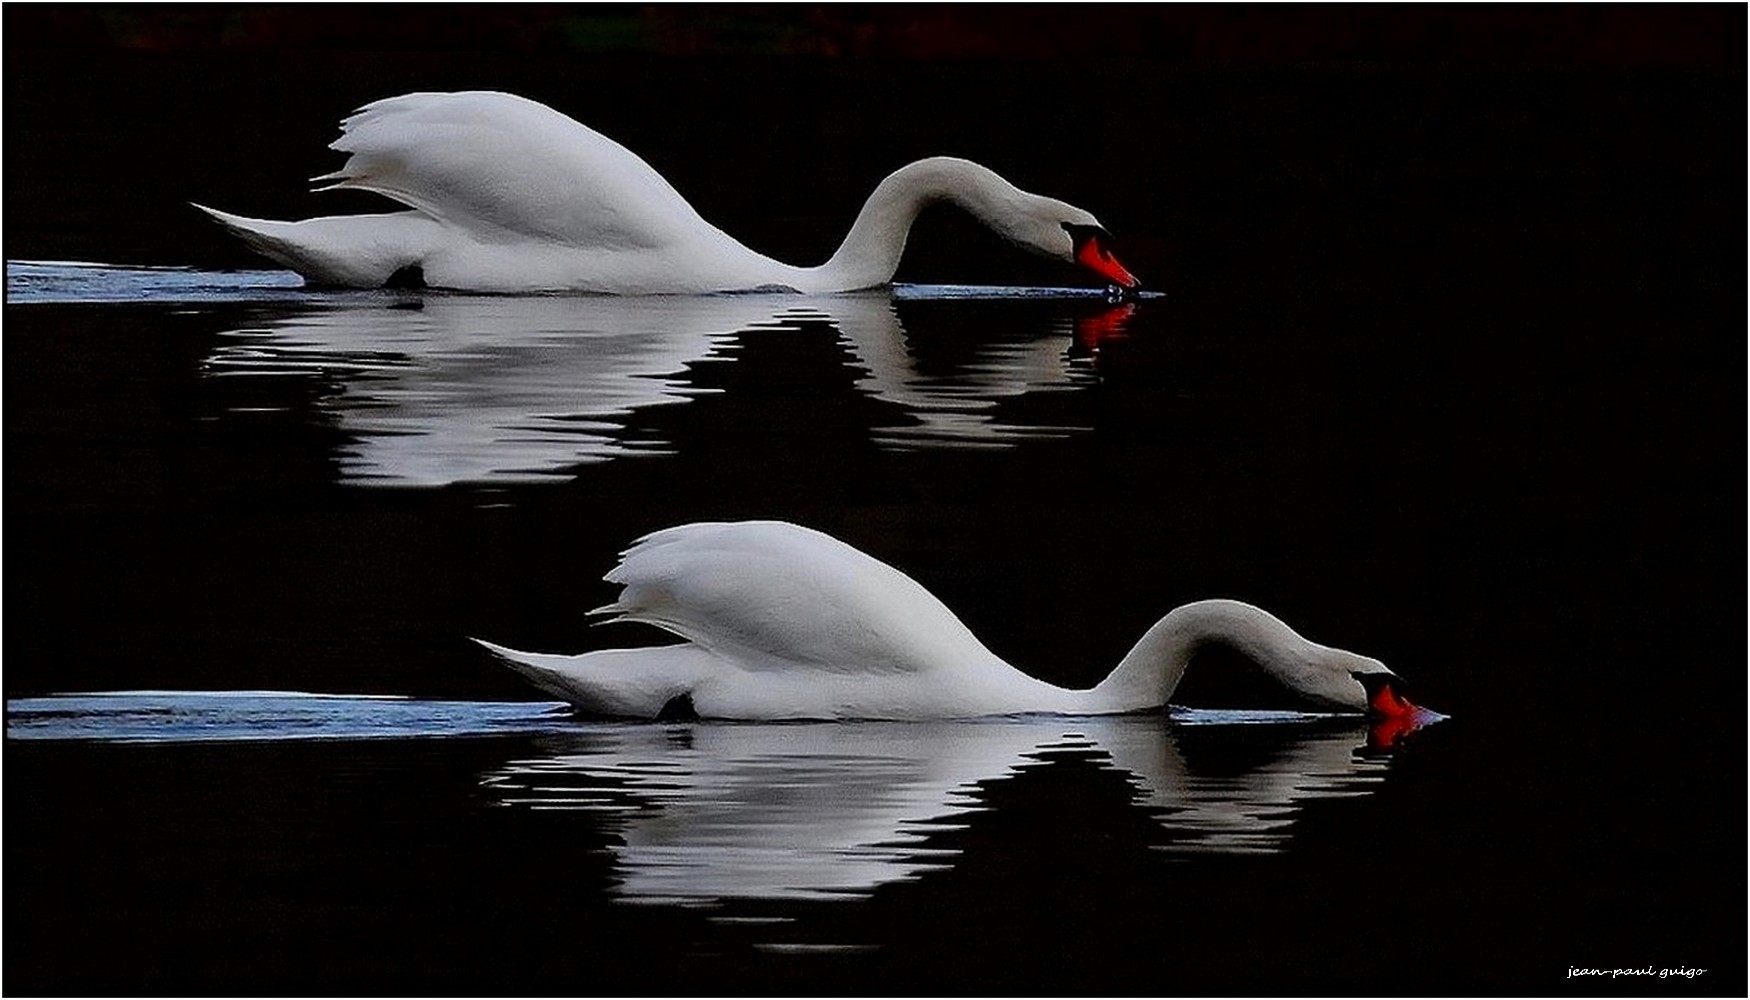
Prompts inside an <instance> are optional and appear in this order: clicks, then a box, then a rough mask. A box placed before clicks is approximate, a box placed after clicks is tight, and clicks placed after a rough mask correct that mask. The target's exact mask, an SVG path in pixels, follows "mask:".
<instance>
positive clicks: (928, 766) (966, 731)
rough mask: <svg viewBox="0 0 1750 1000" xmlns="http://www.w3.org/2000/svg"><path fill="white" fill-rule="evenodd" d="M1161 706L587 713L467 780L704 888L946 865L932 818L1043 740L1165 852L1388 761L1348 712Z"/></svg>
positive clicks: (1345, 785)
mask: <svg viewBox="0 0 1750 1000" xmlns="http://www.w3.org/2000/svg"><path fill="white" fill-rule="evenodd" d="M1174 711H1175V717H1174V719H1173V720H1172V721H1170V722H1169V721H1167V720H1164V719H1163V718H1161V717H1160V716H1159V715H1153V714H1151V715H1132V716H1105V717H1093V718H1064V717H1053V716H1034V717H1018V718H1008V719H987V720H978V721H962V722H941V723H880V722H870V723H849V724H847V723H819V724H816V723H795V724H685V725H680V724H677V725H648V724H646V725H604V726H601V727H596V728H590V729H587V730H584V731H580V732H577V733H573V734H566V735H565V736H559V737H548V738H546V739H548V740H550V744H549V745H550V747H551V749H550V752H548V753H546V754H544V755H542V756H535V757H529V758H526V759H520V760H514V761H511V762H509V763H507V764H505V765H504V766H503V767H500V768H498V769H497V770H496V771H494V772H493V773H491V774H489V775H488V776H486V777H485V778H484V779H483V781H482V784H483V786H484V788H485V789H486V790H487V791H488V793H489V794H490V795H491V796H492V797H493V798H494V799H495V800H496V801H498V802H500V803H502V804H504V805H507V806H512V807H518V808H526V809H535V810H578V811H582V812H587V813H591V814H595V815H598V816H601V817H605V818H607V819H608V821H609V824H610V826H611V827H612V828H614V829H615V830H616V832H617V833H618V834H619V837H620V842H619V844H618V845H617V846H616V847H615V848H614V854H615V862H616V869H617V876H618V880H619V881H618V886H617V892H618V894H619V896H620V897H621V898H622V899H624V900H625V901H628V902H653V903H655V902H660V903H701V904H704V903H712V902H716V901H721V900H729V899H783V898H807V897H820V896H842V895H846V894H851V895H856V894H864V893H868V892H870V891H872V890H874V889H875V888H876V887H877V886H880V885H883V884H886V883H889V882H894V881H897V880H901V879H906V878H911V877H915V876H917V875H919V874H921V873H923V872H925V871H928V870H930V869H933V868H941V867H945V866H949V865H951V864H953V862H954V860H955V853H956V852H955V851H953V850H952V849H951V848H944V847H942V846H940V845H939V839H940V838H936V841H937V842H933V841H932V837H931V834H933V833H937V832H940V831H943V830H948V829H954V828H956V827H964V826H965V825H966V823H967V820H968V819H969V814H972V813H975V812H977V811H980V810H981V809H984V808H986V807H985V806H984V805H983V804H982V803H983V794H984V791H983V788H982V787H981V786H988V785H989V784H991V783H993V782H997V781H1003V780H1010V779H1013V778H1015V777H1016V776H1017V775H1018V774H1020V773H1021V772H1024V771H1026V770H1027V769H1029V768H1035V767H1043V766H1049V765H1050V763H1051V762H1052V761H1053V760H1054V759H1056V758H1060V757H1075V758H1078V759H1081V760H1085V761H1093V762H1095V763H1097V764H1098V765H1099V766H1101V767H1104V768H1110V769H1112V770H1115V771H1117V772H1118V773H1119V774H1120V775H1121V776H1122V777H1123V778H1124V779H1125V781H1126V782H1127V783H1128V784H1129V785H1130V786H1131V788H1132V789H1133V792H1132V801H1133V803H1134V804H1135V805H1136V806H1137V807H1139V808H1142V809H1144V810H1145V811H1147V812H1148V813H1149V814H1150V815H1151V816H1153V817H1154V818H1155V820H1156V821H1157V822H1158V823H1159V824H1160V827H1161V830H1162V834H1163V837H1162V845H1161V846H1162V849H1164V850H1166V851H1169V852H1197V853H1202V852H1217V853H1260V852H1272V851H1277V850H1281V849H1282V848H1283V846H1284V844H1285V842H1286V841H1287V840H1288V838H1289V837H1290V835H1291V834H1292V829H1293V824H1294V821H1295V818H1296V815H1297V812H1298V810H1299V808H1300V807H1301V806H1302V805H1303V804H1304V803H1306V802H1308V801H1310V800H1313V799H1319V798H1328V797H1335V796H1352V795H1360V794H1364V793H1366V792H1367V791H1368V790H1369V789H1370V788H1371V787H1372V786H1374V785H1375V784H1377V783H1378V782H1379V781H1381V780H1382V779H1383V777H1384V775H1385V773H1386V768H1387V762H1386V758H1384V757H1381V756H1378V755H1374V754H1369V753H1365V752H1359V751H1358V749H1357V748H1358V746H1359V745H1361V744H1364V743H1366V742H1367V740H1368V734H1367V726H1366V724H1365V723H1364V722H1363V721H1361V720H1359V719H1353V718H1344V717H1329V716H1326V717H1315V716H1308V715H1304V714H1301V713H1291V712H1289V713H1283V712H1278V713H1257V712H1250V713H1236V712H1209V711H1196V710H1189V711H1188V710H1181V709H1175V710H1174ZM1246 723H1250V724H1246ZM1211 724H1213V725H1211ZM1206 726H1208V728H1205V727H1206ZM1192 731H1199V735H1202V734H1203V733H1207V734H1208V735H1210V736H1213V737H1217V738H1218V739H1219V740H1227V739H1230V738H1234V737H1237V736H1239V735H1240V734H1241V733H1243V734H1244V735H1245V736H1246V737H1248V738H1255V737H1259V736H1262V737H1263V738H1264V739H1265V740H1266V741H1267V743H1268V752H1267V753H1266V754H1264V755H1263V757H1264V759H1262V760H1261V761H1260V760H1257V759H1255V758H1248V764H1249V766H1247V767H1245V768H1243V769H1240V770H1239V771H1238V772H1237V773H1235V771H1234V769H1233V768H1231V767H1221V768H1206V769H1204V771H1206V772H1207V773H1204V772H1200V771H1199V769H1198V768H1196V767H1194V766H1190V765H1188V764H1187V755H1186V754H1185V753H1184V752H1182V750H1181V741H1182V740H1184V738H1185V737H1186V736H1187V735H1189V734H1190V733H1191V732H1192ZM1247 745H1248V746H1252V744H1251V743H1248V744H1247ZM1254 749H1255V747H1254Z"/></svg>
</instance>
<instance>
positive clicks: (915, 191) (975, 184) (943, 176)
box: [813, 156, 1035, 291]
mask: <svg viewBox="0 0 1750 1000" xmlns="http://www.w3.org/2000/svg"><path fill="white" fill-rule="evenodd" d="M1033 197H1035V196H1033V195H1029V194H1027V193H1026V192H1024V191H1022V190H1020V189H1019V188H1017V187H1015V186H1014V185H1013V184H1010V183H1009V182H1008V181H1005V180H1003V179H1002V177H1000V176H998V175H997V173H996V172H995V171H993V170H990V169H989V168H987V167H982V166H980V165H978V164H976V163H973V162H972V161H970V160H961V159H956V158H954V157H949V156H936V157H931V158H929V159H927V160H919V161H917V162H916V163H911V164H908V165H906V166H904V167H901V168H899V169H898V170H896V171H894V172H893V173H891V174H889V175H887V177H886V178H884V179H883V180H882V181H881V183H880V184H878V185H876V186H875V190H874V192H873V193H872V194H870V195H869V199H868V200H867V201H865V202H864V203H863V208H862V210H861V211H859V212H858V213H857V219H856V221H855V222H853V223H852V224H851V229H850V231H849V232H848V233H846V234H845V239H844V242H843V243H841V244H840V245H839V248H838V251H837V252H835V253H834V254H833V255H832V258H831V259H830V260H828V261H827V262H826V263H825V264H822V265H821V266H820V267H818V268H815V269H813V270H814V271H815V272H816V273H817V274H818V276H819V277H820V279H821V284H822V285H823V286H829V287H830V290H833V291H855V290H857V289H860V288H873V287H875V286H878V285H885V284H887V283H888V282H890V281H892V280H893V273H894V272H895V271H896V270H898V269H899V260H900V257H901V256H902V255H903V254H904V253H905V241H906V237H907V236H909V235H910V233H911V227H912V223H913V222H915V221H916V220H917V217H918V213H920V212H922V211H923V210H924V209H925V208H927V207H929V206H930V205H933V204H936V203H938V202H949V203H951V204H954V205H958V206H959V207H961V208H963V209H965V210H966V211H967V212H970V213H971V214H972V215H973V216H974V217H975V218H977V219H978V220H979V221H981V222H983V223H984V224H985V225H987V226H990V227H991V228H992V229H995V230H996V231H997V232H999V233H1004V234H1005V235H1007V232H1006V230H1007V228H1008V227H1007V224H1006V223H1007V220H1009V219H1011V218H1012V217H1013V216H1014V215H1015V213H1016V212H1017V210H1018V208H1017V206H1019V205H1020V204H1021V203H1022V202H1024V201H1025V200H1026V199H1029V198H1033Z"/></svg>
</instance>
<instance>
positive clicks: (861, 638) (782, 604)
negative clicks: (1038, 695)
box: [596, 521, 1000, 673]
mask: <svg viewBox="0 0 1750 1000" xmlns="http://www.w3.org/2000/svg"><path fill="white" fill-rule="evenodd" d="M604 579H606V580H607V581H608V582H610V583H617V584H620V585H621V586H622V587H623V589H622V591H621V593H620V596H619V599H618V600H616V601H614V602H613V603H611V604H609V605H606V606H605V607H602V608H598V609H596V610H597V612H599V613H605V614H612V615H614V616H615V617H614V619H613V620H617V621H637V622H645V623H648V624H651V625H656V626H658V627H660V628H663V629H666V630H668V631H670V632H673V633H675V634H676V635H679V636H681V637H682V638H685V639H687V640H689V641H691V642H693V643H695V644H697V645H699V646H701V647H703V648H705V649H707V650H709V651H710V652H712V653H715V654H717V655H718V656H721V657H723V658H724V659H726V660H730V661H734V662H737V663H740V664H742V665H743V666H744V667H745V668H747V669H751V670H784V669H794V668H796V667H803V668H808V669H813V670H823V671H829V672H843V673H853V672H854V673H871V672H874V673H925V672H930V671H932V670H939V669H941V668H942V667H943V665H956V666H964V667H980V666H985V665H987V664H990V663H992V662H1000V661H998V660H997V658H996V656H995V655H994V654H992V653H991V652H990V651H989V650H987V649H986V648H985V647H984V646H983V644H982V643H980V642H979V641H978V639H977V638H976V637H975V636H973V634H972V632H971V631H970V630H969V629H967V628H966V626H965V625H964V624H962V623H961V621H960V620H959V619H958V618H956V617H955V616H954V614H953V612H951V611H949V610H948V608H947V607H946V606H945V605H943V604H942V602H941V601H940V600H938V599H937V598H936V597H935V596H934V595H932V594H931V593H930V592H929V591H927V590H925V589H924V588H923V586H921V585H920V584H918V583H917V582H916V581H915V580H913V579H911V577H909V576H906V575H905V574H904V573H901V572H900V571H899V570H897V569H894V568H893V567H891V566H889V565H887V564H886V563H883V562H881V561H880V560H878V559H875V558H873V557H872V556H869V555H866V554H864V553H862V552H860V551H858V550H856V549H854V548H852V547H851V546H849V545H846V544H844V543H843V542H840V541H838V540H837V539H835V538H832V537H831V536H829V535H825V534H822V533H820V532H817V531H813V530H811V529H808V528H803V527H799V526H797V525H793V524H788V523H784V522H778V521H746V522H739V523H734V524H723V523H703V524H689V525H683V526H680V527H676V528H668V529H665V530H663V531H658V532H655V533H653V534H650V535H647V536H645V537H644V538H642V539H640V540H639V541H638V542H636V543H635V544H634V545H633V546H632V547H631V548H630V549H628V550H626V552H625V553H624V554H623V556H622V557H621V560H620V564H619V565H618V566H616V567H615V568H614V569H613V570H612V571H610V572H609V573H608V574H607V576H606V577H604Z"/></svg>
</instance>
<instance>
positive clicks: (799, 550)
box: [476, 521, 1436, 721]
mask: <svg viewBox="0 0 1750 1000" xmlns="http://www.w3.org/2000/svg"><path fill="white" fill-rule="evenodd" d="M605 579H606V580H608V581H609V582H611V583H616V584H619V585H620V586H621V588H622V589H621V592H620V596H619V598H618V599H617V600H615V601H613V602H612V603H610V604H608V605H605V606H604V607H601V608H598V609H596V611H597V613H600V614H605V615H609V616H611V620H615V621H632V622H644V623H647V624H651V625H655V626H657V627H659V628H662V629H664V630H666V631H668V632H671V633H673V634H675V635H677V636H679V637H680V638H681V639H683V640H685V641H683V642H681V643H679V644H676V645H668V646H658V647H650V648H639V649H611V650H600V651H596V652H591V653H583V654H581V655H575V656H567V655H555V654H545V653H528V652H520V651H517V650H513V649H507V648H505V647H503V646H499V645H495V644H493V643H488V642H484V641H482V642H481V645H483V646H485V647H486V648H487V649H488V650H490V651H491V652H492V653H494V654H495V655H496V656H498V657H499V658H500V659H502V660H503V661H504V662H505V663H506V664H508V665H509V666H510V667H511V668H513V669H514V670H516V671H517V672H518V673H520V674H521V675H522V676H523V677H524V678H525V679H526V680H528V681H529V682H530V683H532V684H533V685H534V686H535V687H537V688H539V689H541V690H542V691H545V692H547V693H549V694H551V695H554V696H556V697H559V698H562V699H564V700H565V701H568V702H570V703H571V704H572V705H574V706H576V707H577V708H579V709H581V710H583V711H584V712H587V713H590V714H593V715H604V716H615V717H627V718H643V719H654V718H658V717H659V716H662V715H664V714H665V712H667V711H668V710H670V709H672V708H674V707H675V706H676V705H677V704H685V705H687V706H688V707H689V708H690V710H691V712H692V713H695V714H696V715H698V716H699V717H701V718H718V719H746V720H777V719H946V718H971V717H978V716H990V715H1017V714H1024V713H1059V714H1065V715H1108V714H1117V713H1124V712H1136V711H1143V710H1147V709H1153V708H1159V707H1161V706H1164V705H1165V704H1167V701H1168V699H1170V698H1171V697H1172V694H1173V689H1174V688H1175V687H1176V686H1177V684H1178V682H1179V679H1180V677H1181V676H1183V674H1184V672H1185V668H1186V665H1187V664H1188V663H1189V662H1190V661H1191V657H1192V655H1193V654H1194V653H1195V652H1196V651H1197V649H1198V648H1199V647H1201V646H1203V645H1204V644H1207V643H1224V644H1227V645H1230V646H1232V647H1233V648H1235V649H1237V650H1238V651H1239V652H1240V653H1242V654H1244V655H1246V656H1248V657H1250V658H1251V659H1253V660H1254V661H1256V662H1257V663H1258V665H1259V666H1261V667H1262V668H1263V669H1264V670H1265V671H1266V672H1267V673H1268V674H1269V675H1270V676H1271V677H1273V678H1275V679H1276V680H1277V681H1278V682H1280V683H1281V684H1282V685H1284V686H1285V687H1287V688H1288V689H1290V690H1291V691H1294V692H1296V693H1298V694H1299V695H1301V696H1303V697H1304V698H1306V699H1308V700H1309V701H1312V702H1314V703H1317V704H1320V705H1323V706H1326V707H1330V708H1335V709H1338V710H1345V711H1354V712H1363V711H1365V712H1371V713H1375V714H1381V715H1389V716H1393V717H1398V718H1404V719H1415V718H1421V717H1428V718H1426V719H1424V721H1431V719H1432V718H1435V717H1436V716H1433V714H1432V713H1427V712H1426V711H1425V710H1424V709H1421V708H1420V707H1418V706H1416V705H1414V704H1412V703H1411V702H1409V701H1408V700H1407V699H1406V698H1404V697H1403V693H1402V686H1403V685H1402V681H1401V679H1400V678H1399V677H1398V676H1397V675H1396V674H1395V673H1393V672H1392V671H1391V670H1389V669H1387V668H1386V666H1385V664H1383V663H1381V662H1380V661H1378V660H1376V659H1373V658H1372V657H1368V656H1362V655H1359V654H1356V653H1351V652H1348V651H1345V650H1341V649H1336V648H1334V647H1331V646H1325V645H1321V644H1319V643H1315V642H1312V641H1309V640H1307V639H1305V638H1302V637H1301V636H1300V635H1299V634H1298V633H1296V632H1295V631H1294V630H1293V629H1291V628H1289V627H1288V626H1287V625H1286V624H1284V623H1283V622H1282V621H1281V620H1280V619H1278V618H1276V617H1275V616H1274V615H1271V614H1270V613H1269V612H1266V611H1264V610H1262V609H1260V608H1256V607H1253V606H1252V605H1250V604H1245V603H1243V602H1240V601H1232V600H1205V601H1197V602H1194V603H1191V604H1186V605H1184V606H1182V607H1179V608H1175V609H1174V610H1173V611H1171V612H1169V613H1168V614H1167V615H1166V616H1165V617H1163V618H1162V619H1161V620H1160V621H1158V622H1156V623H1155V625H1154V626H1153V627H1151V628H1150V629H1149V630H1148V631H1147V632H1146V633H1144V635H1143V637H1142V638H1141V640H1139V641H1138V642H1137V643H1136V645H1135V647H1134V648H1132V649H1131V651H1130V652H1129V654H1127V655H1126V656H1125V657H1124V659H1123V660H1122V661H1120V663H1119V664H1118V666H1117V668H1116V669H1114V670H1113V671H1112V672H1111V674H1110V675H1108V676H1107V677H1106V679H1105V680H1103V681H1101V682H1100V683H1099V684H1096V685H1095V686H1093V687H1092V688H1087V689H1079V690H1078V689H1072V688H1063V687H1058V686H1057V685H1054V684H1050V683H1047V682H1045V681H1042V680H1039V679H1037V678H1034V677H1031V676H1028V675H1027V674H1025V673H1022V672H1021V671H1020V670H1017V669H1016V668H1014V667H1012V666H1010V665H1009V664H1008V663H1006V662H1004V661H1003V660H1002V659H1001V658H1000V657H998V656H997V655H996V654H995V653H992V652H991V651H990V650H989V649H987V648H986V647H985V646H984V644H983V643H982V642H980V641H979V640H978V638H977V637H976V636H974V635H973V634H972V631H971V630H970V629H968V628H967V627H966V625H964V624H963V623H962V622H961V621H960V619H959V618H957V617H956V616H955V615H954V613H953V612H952V611H950V610H948V608H947V606H946V605H944V604H943V603H942V602H941V601H940V600H938V599H937V598H936V597H935V596H934V595H933V594H931V593H930V592H929V591H928V590H925V589H924V588H923V586H921V585H920V584H918V583H917V582H916V581H915V580H913V579H912V578H911V577H909V576H907V575H905V574H904V573H902V572H900V571H899V570H897V569H895V568H893V567H892V566H889V565H887V564H886V563H884V562H881V561H880V560H878V559H875V558H874V557H872V556H869V555H867V554H865V553H863V552H861V551H859V550H857V549H855V548H852V547H851V546H849V545H846V544H845V543H844V542H841V541H839V540H838V539H835V538H833V537H831V536H830V535H826V534H823V533H821V532H818V531H814V530H812V529H809V528H803V527H799V526H797V525H794V524H789V523H786V522H782V521H742V522H734V523H700V524H687V525H681V526H679V527H674V528H667V529H664V530H662V531H657V532H655V533H653V534H650V535H646V536H645V537H643V538H641V539H639V540H638V541H637V542H635V543H634V544H633V545H632V547H631V548H629V549H628V550H627V551H626V552H625V553H624V554H623V555H622V557H621V561H620V564H619V565H618V566H616V567H615V568H614V569H613V570H612V571H610V572H609V573H608V574H607V576H606V577H605ZM476 641H480V640H476Z"/></svg>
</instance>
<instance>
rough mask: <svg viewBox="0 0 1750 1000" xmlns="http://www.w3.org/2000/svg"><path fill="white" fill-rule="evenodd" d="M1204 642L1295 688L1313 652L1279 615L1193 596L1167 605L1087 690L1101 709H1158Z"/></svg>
mask: <svg viewBox="0 0 1750 1000" xmlns="http://www.w3.org/2000/svg"><path fill="white" fill-rule="evenodd" d="M1208 643H1220V644H1223V645H1226V646H1229V647H1231V648H1233V649H1234V650H1236V651H1237V652H1239V653H1240V654H1241V655H1243V656H1245V657H1246V658H1248V659H1250V660H1252V661H1253V662H1255V663H1257V664H1258V665H1259V666H1261V667H1263V668H1264V670H1265V671H1266V672H1267V673H1269V674H1270V675H1271V676H1273V677H1275V678H1276V679H1277V680H1278V681H1280V682H1282V683H1283V684H1284V685H1286V686H1288V687H1290V688H1295V689H1300V688H1301V687H1302V686H1303V685H1302V683H1301V680H1300V678H1301V675H1302V673H1303V672H1304V670H1305V665H1306V664H1307V663H1308V662H1309V660H1310V659H1312V657H1311V656H1310V655H1309V654H1311V653H1312V652H1313V651H1315V650H1318V649H1322V648H1323V647H1319V646H1317V645H1316V644H1315V643H1312V642H1309V641H1307V640H1306V639H1303V638H1301V637H1300V635H1299V634H1298V633H1296V632H1295V631H1294V630H1293V629H1291V628H1289V627H1288V626H1287V625H1286V624H1284V623H1283V622H1282V620H1281V619H1279V618H1277V617H1276V616H1274V615H1272V614H1270V613H1269V612H1267V611H1264V610H1263V609H1261V608H1257V607H1253V606H1252V605H1250V604H1246V603H1243V602H1241V601H1228V600H1209V601H1197V602H1195V603H1193V604H1186V605H1184V606H1182V607H1178V608H1175V609H1173V610H1172V611H1171V612H1169V613H1168V614H1167V616H1166V617H1164V618H1162V619H1161V620H1160V621H1158V622H1156V623H1155V624H1154V625H1153V626H1152V627H1151V628H1150V629H1149V630H1148V631H1147V632H1145V633H1143V636H1142V638H1141V639H1140V640H1138V641H1137V643H1136V645H1135V646H1134V647H1132V648H1131V650H1130V652H1129V653H1128V654H1126V655H1125V657H1124V659H1123V660H1122V661H1120V662H1119V664H1118V667H1117V668H1116V669H1115V670H1113V671H1112V673H1111V675H1110V676H1108V677H1107V678H1106V680H1105V681H1103V682H1101V683H1100V684H1099V685H1098V686H1097V687H1095V688H1094V691H1093V695H1094V696H1095V698H1096V700H1098V701H1099V702H1101V703H1102V705H1103V707H1104V708H1105V710H1107V711H1121V712H1133V711H1141V710H1144V709H1151V708H1159V707H1161V706H1163V705H1165V704H1167V702H1168V700H1169V699H1170V698H1172V696H1173V691H1174V689H1175V688H1177V687H1178V686H1179V680H1180V679H1181V678H1183V677H1184V676H1185V667H1186V666H1187V665H1188V664H1190V662H1191V658H1192V657H1193V656H1194V655H1195V654H1196V652H1197V650H1198V649H1200V648H1202V647H1203V646H1204V645H1205V644H1208Z"/></svg>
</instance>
